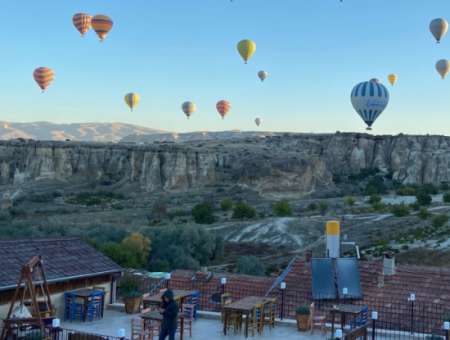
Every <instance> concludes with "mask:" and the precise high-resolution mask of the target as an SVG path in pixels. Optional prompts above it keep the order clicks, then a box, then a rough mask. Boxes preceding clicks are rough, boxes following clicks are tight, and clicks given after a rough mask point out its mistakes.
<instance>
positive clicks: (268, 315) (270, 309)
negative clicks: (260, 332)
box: [263, 298, 277, 330]
mask: <svg viewBox="0 0 450 340" xmlns="http://www.w3.org/2000/svg"><path fill="white" fill-rule="evenodd" d="M276 307H277V299H276V298H275V299H272V302H271V304H270V305H269V306H266V307H264V315H263V327H264V324H268V325H269V330H272V327H274V328H275V309H276Z"/></svg>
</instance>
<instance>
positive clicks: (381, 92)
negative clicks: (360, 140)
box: [350, 81, 389, 130]
mask: <svg viewBox="0 0 450 340" xmlns="http://www.w3.org/2000/svg"><path fill="white" fill-rule="evenodd" d="M350 99H351V101H352V105H353V108H354V109H355V110H356V112H357V113H358V114H359V115H360V117H361V118H362V119H363V121H364V122H365V123H366V124H367V125H368V128H367V130H372V129H371V128H370V127H371V126H372V124H373V123H374V122H375V120H376V119H377V118H378V117H379V116H380V115H381V113H382V112H383V111H384V109H386V107H387V105H388V103H389V92H388V90H387V89H386V87H384V85H382V84H379V83H376V82H374V81H365V82H362V83H359V84H358V85H356V86H355V87H354V88H353V91H352V94H351V96H350Z"/></svg>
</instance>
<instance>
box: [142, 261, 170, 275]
mask: <svg viewBox="0 0 450 340" xmlns="http://www.w3.org/2000/svg"><path fill="white" fill-rule="evenodd" d="M147 269H148V271H149V272H170V263H169V261H167V260H160V259H157V260H154V261H150V262H149V263H148V265H147Z"/></svg>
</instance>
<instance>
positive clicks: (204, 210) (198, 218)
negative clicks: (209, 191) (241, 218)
mask: <svg viewBox="0 0 450 340" xmlns="http://www.w3.org/2000/svg"><path fill="white" fill-rule="evenodd" d="M191 214H192V216H193V217H194V221H195V222H196V223H199V224H212V223H214V222H216V221H217V217H216V216H214V210H213V208H212V207H211V206H210V205H209V204H208V203H199V204H196V205H195V207H194V208H193V209H192V210H191Z"/></svg>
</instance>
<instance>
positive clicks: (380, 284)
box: [378, 268, 384, 287]
mask: <svg viewBox="0 0 450 340" xmlns="http://www.w3.org/2000/svg"><path fill="white" fill-rule="evenodd" d="M383 286H384V274H383V269H381V268H380V269H378V287H383Z"/></svg>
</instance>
